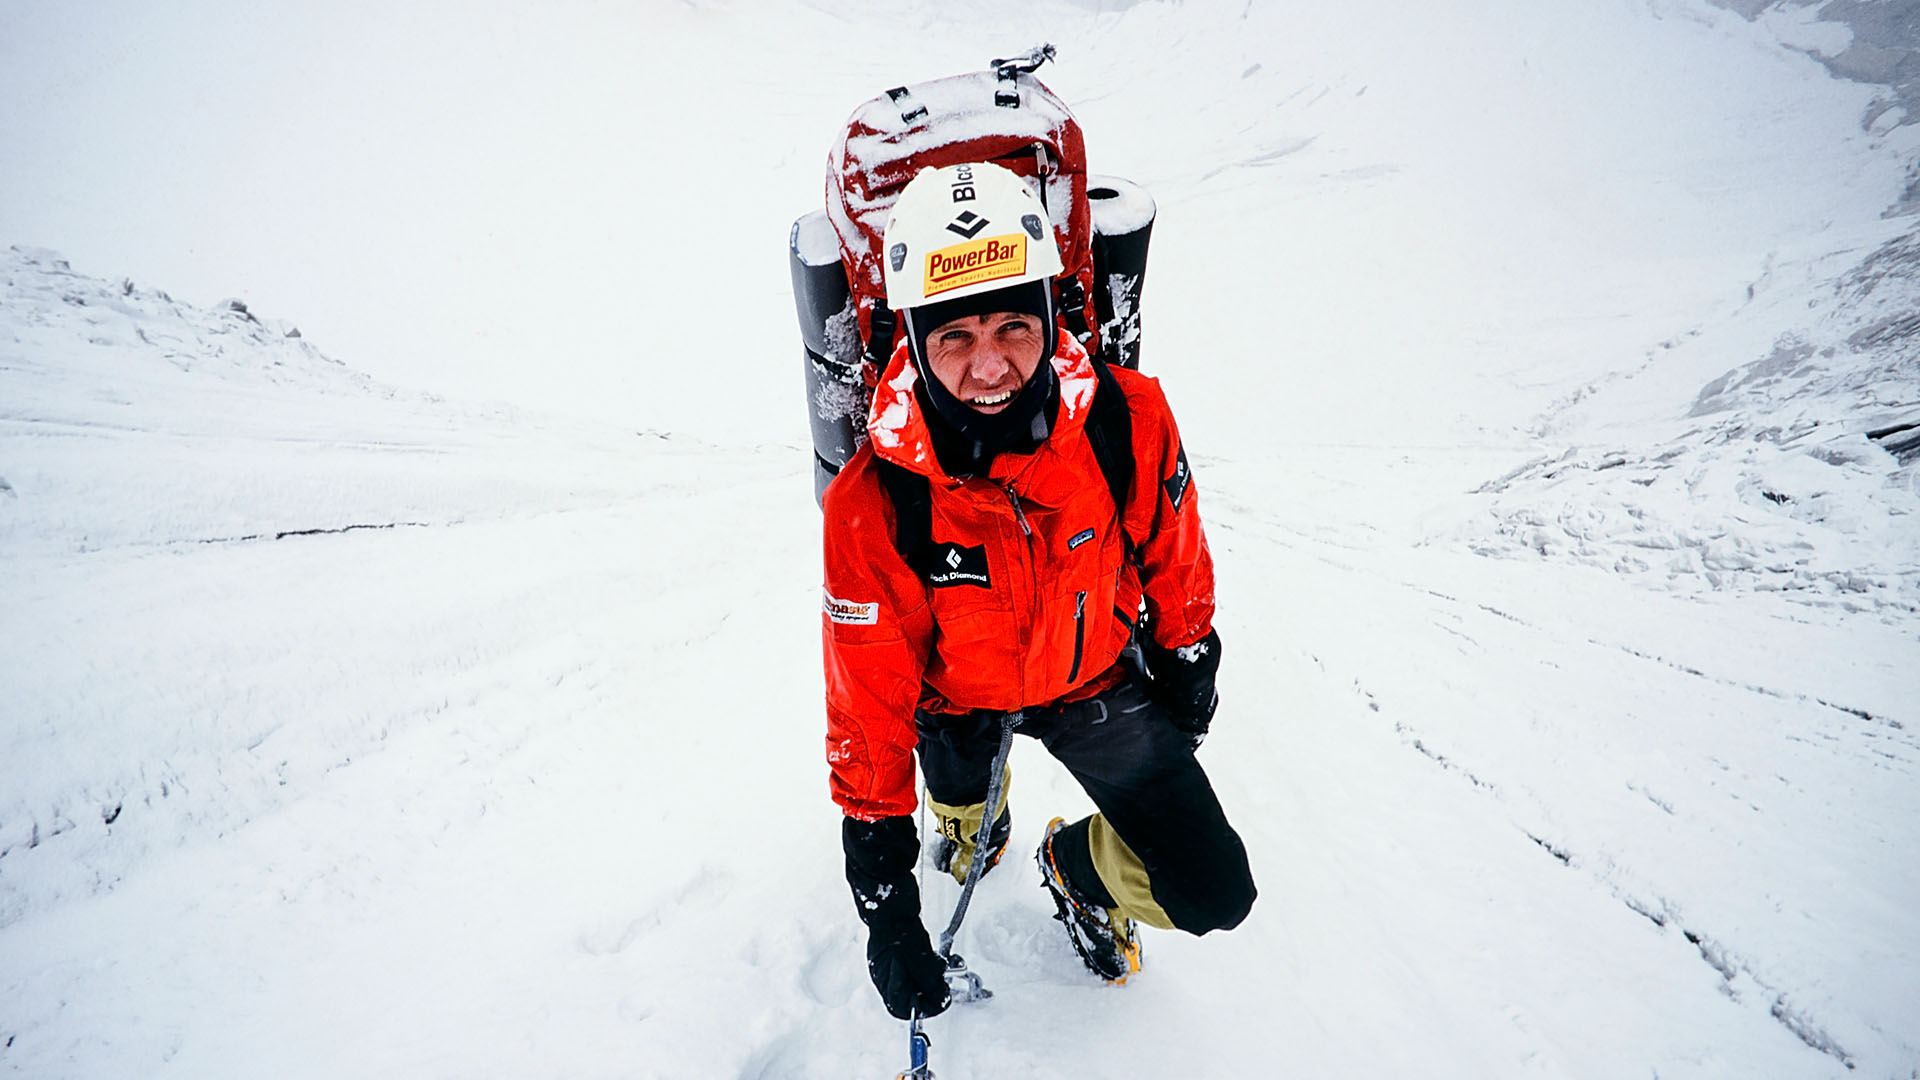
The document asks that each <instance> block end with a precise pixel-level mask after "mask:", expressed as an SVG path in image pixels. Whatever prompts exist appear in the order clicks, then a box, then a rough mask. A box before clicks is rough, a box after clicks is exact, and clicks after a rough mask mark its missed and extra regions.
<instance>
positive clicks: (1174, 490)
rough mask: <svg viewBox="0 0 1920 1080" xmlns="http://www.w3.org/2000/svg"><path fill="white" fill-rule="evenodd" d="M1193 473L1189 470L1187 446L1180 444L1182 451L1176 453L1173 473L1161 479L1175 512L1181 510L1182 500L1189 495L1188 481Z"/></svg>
mask: <svg viewBox="0 0 1920 1080" xmlns="http://www.w3.org/2000/svg"><path fill="white" fill-rule="evenodd" d="M1192 479H1193V474H1192V473H1191V472H1189V471H1188V470H1187V446H1186V444H1185V443H1181V444H1180V452H1179V453H1177V454H1175V455H1174V459H1173V475H1172V476H1169V477H1167V478H1166V479H1165V480H1163V481H1161V484H1160V486H1161V487H1164V488H1166V489H1167V501H1168V502H1171V503H1172V504H1173V512H1174V513H1176V514H1177V513H1179V512H1180V500H1181V499H1184V498H1186V497H1187V482H1188V481H1190V480H1192Z"/></svg>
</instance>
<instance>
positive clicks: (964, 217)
mask: <svg viewBox="0 0 1920 1080" xmlns="http://www.w3.org/2000/svg"><path fill="white" fill-rule="evenodd" d="M986 227H987V219H986V218H983V217H981V216H980V215H979V214H976V213H974V212H973V211H971V210H962V211H960V216H959V217H957V218H954V219H953V220H952V221H949V222H947V231H948V232H956V233H959V234H960V235H961V236H964V237H966V238H967V239H969V240H971V239H973V238H974V237H976V236H979V235H980V230H981V229H984V228H986Z"/></svg>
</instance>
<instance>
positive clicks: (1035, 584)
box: [1001, 484, 1040, 701]
mask: <svg viewBox="0 0 1920 1080" xmlns="http://www.w3.org/2000/svg"><path fill="white" fill-rule="evenodd" d="M1001 490H1003V491H1005V492H1006V493H1007V501H1008V502H1009V503H1010V504H1012V506H1013V519H1014V521H1016V522H1018V523H1019V525H1020V535H1022V536H1024V537H1026V541H1027V543H1026V548H1027V558H1026V564H1027V566H1026V569H1027V617H1026V618H1025V619H1022V620H1021V621H1020V625H1021V634H1020V654H1021V655H1022V656H1026V655H1029V654H1030V653H1031V652H1032V650H1033V635H1032V633H1031V627H1032V626H1033V622H1034V616H1035V613H1036V611H1037V609H1038V607H1039V600H1038V597H1039V594H1040V582H1039V581H1038V579H1037V576H1036V575H1035V573H1034V562H1035V560H1034V557H1033V527H1032V526H1030V525H1028V524H1027V512H1026V511H1025V510H1024V509H1022V508H1021V506H1020V495H1019V493H1018V492H1016V491H1014V490H1013V485H1012V484H1002V485H1001ZM1027 670H1028V668H1027V665H1025V664H1023V665H1021V676H1020V693H1021V695H1022V697H1021V700H1023V701H1024V700H1026V698H1028V697H1031V696H1032V687H1030V686H1028V685H1027V676H1026V672H1027Z"/></svg>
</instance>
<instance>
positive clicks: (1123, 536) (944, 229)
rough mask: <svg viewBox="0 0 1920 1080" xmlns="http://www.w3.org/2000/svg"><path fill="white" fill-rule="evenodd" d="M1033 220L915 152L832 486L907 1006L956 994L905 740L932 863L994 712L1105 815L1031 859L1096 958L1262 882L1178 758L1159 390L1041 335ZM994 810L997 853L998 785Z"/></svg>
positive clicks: (832, 601) (836, 679)
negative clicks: (924, 863)
mask: <svg viewBox="0 0 1920 1080" xmlns="http://www.w3.org/2000/svg"><path fill="white" fill-rule="evenodd" d="M1048 220H1049V219H1048V217H1047V212H1046V210H1045V208H1044V207H1042V206H1041V204H1040V202H1039V200H1038V199H1037V198H1036V197H1035V196H1034V194H1033V193H1032V192H1031V191H1030V190H1029V188H1028V187H1027V185H1026V184H1025V182H1023V181H1022V180H1021V179H1020V178H1019V177H1017V176H1015V175H1014V174H1013V173H1011V172H1008V171H1007V170H1005V169H1002V168H1000V167H998V166H995V165H992V164H973V165H957V166H949V167H946V168H940V169H927V170H924V171H923V172H921V173H920V174H919V175H918V176H916V177H915V178H914V179H913V181H912V182H911V183H910V184H908V185H907V187H906V188H905V189H904V190H903V191H902V192H901V194H900V197H899V199H898V201H897V202H896V203H895V205H894V208H893V211H892V216H891V218H890V219H889V221H888V224H887V227H886V235H885V249H886V252H887V264H886V273H887V278H886V289H887V301H888V304H889V305H890V306H891V307H892V309H893V310H894V311H896V312H898V313H899V314H900V315H901V317H902V320H903V324H904V328H905V335H904V338H905V339H904V340H903V341H901V342H900V343H899V344H898V345H897V346H896V347H895V349H894V351H893V355H892V359H891V362H890V364H889V365H888V367H887V369H886V371H885V372H884V373H883V374H882V376H881V378H880V381H879V384H878V388H877V390H876V392H875V395H874V400H873V405H872V409H871V411H870V413H869V420H868V439H867V442H866V443H865V445H864V446H863V447H862V448H861V449H860V450H859V451H858V452H857V453H856V454H855V455H854V456H853V458H852V459H851V460H850V461H849V462H848V464H847V466H846V467H845V468H844V469H843V470H842V471H841V473H840V474H839V476H838V477H836V478H835V479H834V481H833V482H832V484H831V485H830V486H829V487H828V488H827V492H826V500H825V510H826V524H825V537H824V554H825V577H826V581H825V592H826V596H825V601H824V602H825V614H824V617H823V622H822V626H823V638H824V647H825V667H826V695H827V760H828V762H829V764H830V766H831V773H832V781H831V787H832V793H833V797H834V799H835V801H836V802H837V803H838V804H839V805H840V807H841V809H842V811H843V812H844V815H845V820H844V823H843V827H842V841H843V847H844V850H845V856H846V874H847V880H848V883H849V884H850V885H851V887H852V889H853V894H854V898H855V906H856V909H857V910H858V912H859V915H860V918H861V919H862V920H863V921H864V922H865V923H866V925H867V928H868V944H867V963H868V970H869V973H870V974H871V975H872V978H873V982H874V985H875V987H876V988H877V989H878V990H879V992H880V996H881V998H882V1000H883V1002H884V1003H885V1005H886V1007H887V1010H888V1011H889V1012H890V1013H892V1014H893V1015H894V1016H896V1017H899V1018H901V1019H906V1018H908V1017H909V1016H911V1015H913V1014H915V1013H917V1014H918V1015H920V1016H933V1015H935V1014H937V1013H939V1012H941V1011H942V1010H944V1009H945V1008H946V1007H947V1005H948V1003H949V1000H950V998H949V992H948V988H947V984H946V981H945V965H944V963H943V961H942V959H941V957H940V956H939V955H938V954H936V953H935V952H934V951H933V948H932V945H931V942H930V941H929V939H928V935H927V931H926V929H925V927H924V926H923V924H922V922H921V918H920V893H919V888H918V886H917V884H916V882H915V879H914V873H913V872H914V867H915V864H916V862H917V860H918V856H919V852H920V846H919V841H918V838H917V833H916V830H915V828H914V824H913V819H912V817H911V816H910V815H911V814H912V813H913V811H914V809H915V807H916V801H915V791H914V765H913V755H914V753H915V752H916V751H917V752H918V754H919V758H920V765H921V770H922V772H923V774H924V776H925V780H926V790H927V805H928V809H929V810H930V811H931V812H932V814H933V816H934V817H935V819H936V820H937V821H938V823H939V826H940V835H941V837H942V839H941V841H940V843H939V848H938V854H937V859H936V861H937V862H938V863H939V864H940V865H941V868H942V869H945V870H947V871H949V872H950V873H952V874H953V875H954V877H955V878H956V879H960V878H964V877H965V875H966V872H967V867H968V866H969V864H970V863H971V861H972V858H973V850H972V849H973V841H974V838H975V836H976V835H977V832H978V829H979V827H980V824H981V822H982V820H983V818H984V817H985V815H986V814H987V808H986V805H985V800H986V798H987V792H988V788H989V786H990V782H991V780H992V776H991V772H992V764H993V761H994V758H995V751H996V749H997V748H998V742H999V734H1000V727H1001V723H1002V720H1003V718H1005V717H1006V716H1007V715H1008V714H1010V713H1012V714H1017V720H1018V728H1017V730H1018V732H1019V733H1021V734H1025V735H1029V736H1033V737H1035V738H1038V739H1039V740H1040V741H1041V743H1042V744H1043V745H1044V746H1045V747H1046V749H1047V750H1048V752H1050V753H1051V754H1052V755H1053V756H1054V757H1055V758H1056V759H1058V760H1059V761H1060V763H1061V764H1062V765H1064V766H1065V767H1066V768H1067V770H1068V772H1070V773H1071V774H1072V775H1073V777H1074V778H1075V779H1076V780H1077V781H1079V783H1080V784H1081V786H1082V787H1083V788H1084V789H1085V790H1086V792H1087V794H1088V796H1090V797H1091V798H1092V800H1093V803H1094V805H1095V806H1096V807H1097V808H1098V812H1097V813H1095V814H1093V815H1091V816H1090V817H1086V818H1082V819H1081V820H1079V821H1076V822H1074V823H1072V824H1068V825H1063V824H1062V823H1061V821H1060V820H1059V819H1057V818H1056V819H1055V820H1054V821H1053V823H1052V824H1050V825H1049V826H1048V827H1047V829H1046V832H1045V835H1044V837H1043V838H1042V839H1041V842H1040V846H1039V850H1038V851H1037V853H1036V858H1037V861H1038V862H1039V864H1040V869H1041V876H1042V880H1043V882H1044V884H1045V886H1046V888H1047V890H1048V891H1049V893H1050V894H1051V895H1052V897H1053V900H1054V902H1055V905H1056V908H1057V909H1058V912H1059V914H1058V916H1057V917H1058V918H1059V919H1060V921H1061V922H1063V923H1064V924H1065V925H1066V928H1067V930H1068V933H1069V935H1070V936H1071V939H1072V942H1073V945H1074V947H1075V949H1076V951H1078V952H1079V954H1080V956H1081V958H1082V959H1083V960H1084V961H1085V963H1086V965H1087V967H1088V968H1089V969H1090V970H1091V971H1093V972H1094V973H1095V974H1097V975H1099V976H1100V977H1102V978H1104V979H1107V980H1109V981H1113V982H1121V981H1124V980H1125V979H1126V978H1127V976H1128V975H1129V974H1131V973H1132V972H1134V971H1137V970H1139V962H1140V949H1139V942H1138V938H1137V933H1136V924H1140V923H1144V924H1146V925H1148V926H1154V927H1159V928H1164V929H1179V930H1184V931H1187V932H1189V933H1193V934H1205V933H1207V932H1209V931H1212V930H1222V929H1232V928H1233V927H1235V926H1237V925H1238V924H1239V923H1240V921H1241V920H1242V919H1243V918H1245V917H1246V915H1247V912H1248V910H1249V909H1250V907H1251V906H1252V903H1253V900H1254V896H1255V891H1254V884H1253V879H1252V874H1251V871H1250V869H1249V867H1248V864H1247V856H1246V850H1245V848H1244V847H1243V846H1242V844H1241V841H1240V838H1239V836H1238V835H1237V834H1236V833H1235V832H1234V830H1233V828H1232V826H1230V825H1229V824H1228V823H1227V819H1226V815H1225V813H1224V812H1223V811H1222V809H1221V807H1220V803H1219V800H1218V799H1217V798H1216V797H1215V795H1214V792H1213V788H1212V785H1211V784H1210V783H1209V782H1208V780H1207V776H1206V773H1205V772H1204V771H1203V770H1202V768H1201V766H1200V764H1199V762H1198V761H1197V760H1196V759H1195V757H1194V750H1195V748H1196V747H1197V746H1198V745H1199V741H1200V739H1201V738H1202V737H1204V736H1205V734H1206V732H1207V729H1208V725H1209V723H1210V722H1211V720H1212V717H1213V714H1214V708H1215V703H1216V695H1215V692H1214V674H1215V671H1216V669H1217V668H1218V665H1219V662H1220V635H1219V634H1218V632H1216V631H1215V630H1214V628H1213V614H1214V597H1213V566H1212V559H1211V556H1210V555H1209V553H1208V550H1207V542H1206V537H1205V535H1204V533H1203V532H1202V529H1201V524H1200V514H1199V506H1198V497H1197V493H1196V491H1195V488H1194V485H1193V482H1192V477H1191V475H1190V473H1189V470H1188V467H1187V459H1186V454H1185V452H1184V450H1183V448H1182V446H1181V441H1180V436H1179V433H1178V431H1177V429H1176V427H1175V425H1174V420H1173V414H1172V412H1171V411H1170V410H1169V408H1168V406H1167V402H1166V399H1165V397H1164V396H1163V395H1162V393H1161V390H1160V387H1159V384H1158V382H1157V381H1155V380H1154V379H1151V378H1148V377H1146V376H1143V375H1140V374H1139V373H1137V372H1133V371H1129V370H1125V369H1108V368H1106V367H1105V366H1104V365H1100V366H1099V367H1096V362H1095V361H1094V360H1093V359H1091V358H1090V357H1089V356H1088V354H1087V352H1086V350H1085V349H1084V348H1082V346H1081V344H1080V342H1079V341H1077V340H1076V339H1075V338H1074V336H1073V335H1072V334H1070V333H1068V332H1066V331H1065V330H1064V329H1062V328H1060V327H1058V326H1056V322H1055V307H1056V301H1055V297H1054V280H1053V279H1054V277H1055V275H1057V274H1059V273H1060V272H1061V261H1060V256H1059V252H1058V250H1057V248H1056V245H1055V240H1054V235H1053V230H1052V228H1051V227H1050V226H1049V225H1048V224H1047V222H1048ZM1102 394H1105V395H1118V397H1117V398H1116V397H1112V396H1110V397H1109V398H1107V399H1105V400H1107V401H1108V402H1109V403H1110V404H1111V405H1112V406H1114V407H1117V408H1118V411H1119V413H1120V415H1121V416H1122V417H1123V418H1124V419H1123V421H1122V422H1121V425H1120V427H1119V428H1116V427H1115V426H1114V425H1113V424H1112V423H1110V422H1107V421H1104V420H1102V419H1101V418H1102V417H1103V416H1110V415H1112V412H1113V408H1107V409H1104V410H1103V409H1102V408H1101V407H1099V406H1098V405H1097V404H1096V402H1097V399H1099V398H1100V395H1102ZM1115 431H1119V432H1120V433H1119V435H1118V436H1117V439H1116V437H1115V436H1114V432H1115ZM1103 438H1105V439H1107V440H1108V441H1109V442H1112V441H1118V442H1120V443H1121V445H1118V446H1116V447H1112V448H1110V449H1104V450H1103V447H1102V445H1101V444H1102V440H1103ZM1103 453H1104V455H1105V456H1104V457H1103ZM1116 456H1118V457H1120V458H1122V459H1123V460H1120V461H1119V462H1118V463H1116V462H1114V461H1111V460H1108V458H1113V457H1116ZM1116 470H1117V472H1118V474H1119V475H1122V476H1127V477H1130V482H1129V483H1127V484H1126V486H1125V487H1124V488H1122V489H1121V490H1120V492H1119V494H1120V495H1121V498H1120V499H1119V500H1118V501H1119V503H1120V504H1121V505H1116V498H1115V491H1114V490H1112V476H1113V475H1115V473H1116ZM1143 600H1144V605H1143V603H1142V601H1143ZM1143 607H1144V611H1145V617H1144V618H1141V617H1140V612H1141V610H1142V608H1143ZM1136 623H1138V625H1136ZM1135 645H1137V648H1132V647H1130V646H1135ZM1143 666H1144V670H1142V667H1143ZM1006 786H1010V785H1003V787H1006ZM993 812H994V815H995V816H994V825H993V829H992V832H991V834H990V841H989V844H990V855H991V859H992V860H993V862H997V861H998V859H999V856H1000V853H1001V851H1002V849H1004V847H1005V845H1006V843H1007V841H1008V838H1009V836H1010V835H1011V823H1012V818H1011V812H1010V809H1009V807H1008V805H1007V800H1006V798H1005V796H1004V791H1003V796H1002V799H1001V802H1000V805H998V806H996V807H995V808H994V811H993Z"/></svg>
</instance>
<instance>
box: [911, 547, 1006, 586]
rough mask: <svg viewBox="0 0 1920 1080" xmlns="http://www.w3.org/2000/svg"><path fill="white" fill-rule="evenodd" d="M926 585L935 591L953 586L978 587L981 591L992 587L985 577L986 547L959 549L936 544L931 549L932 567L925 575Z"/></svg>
mask: <svg viewBox="0 0 1920 1080" xmlns="http://www.w3.org/2000/svg"><path fill="white" fill-rule="evenodd" d="M927 584H929V585H931V586H933V587H934V588H936V589H945V588H949V587H951V586H954V585H978V586H979V587H981V588H983V589H990V588H992V587H993V582H992V580H991V579H989V578H988V576H987V545H985V544H975V545H974V546H972V547H961V546H960V545H959V544H937V545H935V546H934V549H933V565H932V567H931V569H930V570H929V571H928V573H927Z"/></svg>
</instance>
